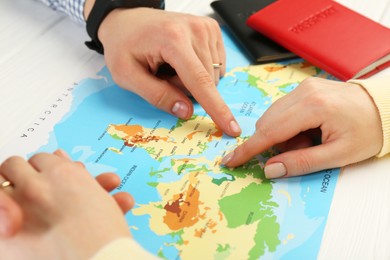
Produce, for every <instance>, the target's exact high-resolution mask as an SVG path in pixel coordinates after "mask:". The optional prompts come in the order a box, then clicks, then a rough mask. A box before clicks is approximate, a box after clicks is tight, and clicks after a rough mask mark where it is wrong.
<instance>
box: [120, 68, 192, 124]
mask: <svg viewBox="0 0 390 260" xmlns="http://www.w3.org/2000/svg"><path fill="white" fill-rule="evenodd" d="M127 77H129V78H128V79H126V78H125V79H124V80H122V82H123V84H120V86H121V87H123V88H125V89H128V90H130V91H132V92H134V93H136V94H137V95H139V96H140V97H142V98H143V99H145V100H146V101H147V102H149V103H150V104H151V105H153V106H155V107H157V108H159V109H161V110H163V111H166V112H168V113H170V114H172V115H174V116H176V117H179V118H181V119H189V118H190V117H191V116H192V114H193V105H192V102H191V100H190V99H189V98H188V97H187V96H186V95H185V94H184V93H183V91H182V90H181V89H180V88H178V87H176V86H175V85H173V84H171V83H169V82H168V81H167V80H163V79H160V78H158V77H156V76H155V75H153V74H152V73H150V71H147V70H145V69H144V68H143V67H142V66H141V65H138V66H135V67H134V70H133V72H132V73H131V75H127ZM130 82H132V84H131V83H130Z"/></svg>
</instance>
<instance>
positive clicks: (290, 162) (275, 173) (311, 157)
mask: <svg viewBox="0 0 390 260" xmlns="http://www.w3.org/2000/svg"><path fill="white" fill-rule="evenodd" d="M339 148H340V144H337V142H334V143H326V144H320V145H318V146H312V147H307V148H303V149H298V150H292V151H288V152H284V153H281V154H278V155H276V156H274V157H272V158H270V159H269V160H268V161H267V163H266V164H265V167H264V174H265V176H266V178H268V179H274V178H280V177H293V176H300V175H305V174H309V173H313V172H317V171H320V170H324V169H330V168H334V167H341V166H344V165H345V164H344V163H343V157H342V156H343V155H342V154H341V151H342V150H343V149H339Z"/></svg>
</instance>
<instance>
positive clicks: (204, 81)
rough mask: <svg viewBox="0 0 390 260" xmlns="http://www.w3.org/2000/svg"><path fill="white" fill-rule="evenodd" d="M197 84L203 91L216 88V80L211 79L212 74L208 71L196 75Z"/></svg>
mask: <svg viewBox="0 0 390 260" xmlns="http://www.w3.org/2000/svg"><path fill="white" fill-rule="evenodd" d="M195 78H196V83H197V84H198V87H199V88H201V89H204V88H209V87H210V86H214V80H213V79H212V78H211V77H210V74H209V73H208V72H207V71H206V70H201V71H198V72H196V73H195Z"/></svg>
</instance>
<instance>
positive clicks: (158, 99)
mask: <svg viewBox="0 0 390 260" xmlns="http://www.w3.org/2000/svg"><path fill="white" fill-rule="evenodd" d="M168 93H169V91H167V90H163V91H156V92H154V93H153V95H151V96H150V97H146V100H147V101H148V102H149V103H150V104H151V105H153V106H155V107H157V108H163V107H164V105H165V103H166V101H167V100H169V94H168Z"/></svg>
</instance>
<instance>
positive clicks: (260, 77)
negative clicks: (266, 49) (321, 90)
mask: <svg viewBox="0 0 390 260" xmlns="http://www.w3.org/2000/svg"><path fill="white" fill-rule="evenodd" d="M243 71H244V72H245V73H248V75H249V78H250V80H251V81H253V82H250V84H251V86H253V87H256V88H258V89H259V90H260V91H261V92H263V93H264V94H265V95H266V96H269V97H270V98H271V101H272V102H274V101H276V100H277V99H279V98H280V97H282V96H284V95H285V94H286V93H285V92H284V91H280V88H281V87H284V86H285V85H286V84H292V83H300V82H301V81H303V80H304V79H306V78H308V77H311V76H314V75H315V76H316V77H320V78H321V77H323V78H326V77H329V74H327V73H325V72H320V71H319V69H318V68H317V67H314V66H313V65H311V64H310V63H308V62H306V61H304V62H297V63H292V64H289V65H288V66H287V65H282V64H278V63H272V64H264V65H253V66H247V67H237V68H234V69H233V70H231V71H229V72H228V73H226V76H231V77H235V73H237V72H243Z"/></svg>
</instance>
